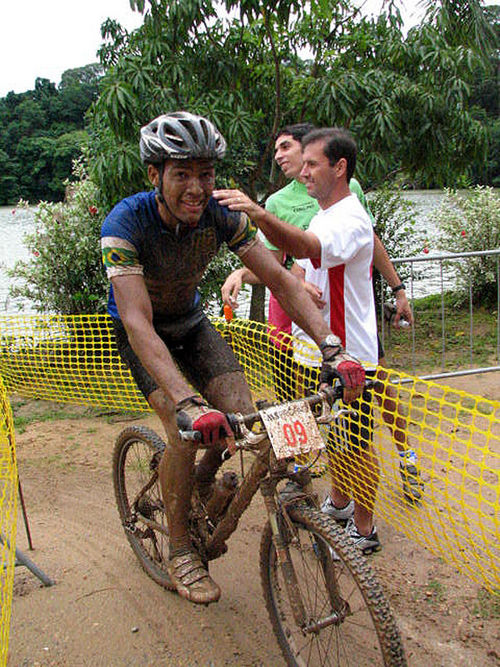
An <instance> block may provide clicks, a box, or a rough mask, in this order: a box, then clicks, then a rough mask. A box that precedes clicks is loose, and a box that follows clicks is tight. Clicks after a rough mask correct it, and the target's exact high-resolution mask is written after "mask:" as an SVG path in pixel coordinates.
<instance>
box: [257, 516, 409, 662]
mask: <svg viewBox="0 0 500 667" xmlns="http://www.w3.org/2000/svg"><path fill="white" fill-rule="evenodd" d="M288 513H289V516H290V518H291V519H292V522H293V535H290V536H289V537H290V539H287V540H286V541H287V543H288V544H287V547H288V553H289V556H290V561H291V564H292V567H293V571H294V573H295V578H296V583H297V586H296V588H295V591H296V593H295V596H294V597H299V598H300V600H297V599H295V600H293V601H291V600H290V599H289V597H288V590H287V587H286V585H285V581H284V578H283V572H282V569H281V568H280V565H279V563H278V558H277V554H276V549H275V547H274V543H273V541H272V534H271V527H270V525H269V524H267V526H266V527H265V529H264V532H263V535H262V541H261V549H260V569H261V580H262V585H263V589H264V597H265V600H266V606H267V610H268V612H269V616H270V619H271V623H272V626H273V630H274V632H275V635H276V637H277V639H278V643H279V645H280V648H281V650H282V653H283V655H284V657H285V660H286V662H287V664H288V665H308V666H309V665H311V666H312V665H315V666H316V665H342V666H344V665H345V666H347V665H355V666H356V667H361V666H364V665H391V666H396V665H406V660H405V656H404V650H403V647H402V644H401V639H400V635H399V631H398V628H397V625H396V622H395V620H394V616H393V614H392V611H391V609H390V607H389V604H388V602H387V600H386V598H385V597H384V593H383V591H382V589H381V587H380V585H379V583H378V582H377V581H376V579H375V577H374V575H373V573H372V571H371V568H370V567H369V565H368V563H367V562H366V559H365V558H364V557H363V556H362V555H361V554H360V553H359V552H358V550H357V549H356V547H355V546H354V545H352V544H351V542H350V540H349V538H348V537H347V536H346V535H345V534H344V532H343V531H342V530H341V529H340V528H339V527H338V526H337V525H336V524H335V523H334V521H333V520H332V519H331V518H329V517H326V516H325V515H324V514H322V513H321V512H320V511H319V510H317V509H314V508H309V507H306V506H300V505H298V506H295V507H291V508H288ZM286 530H287V529H286V528H285V532H286ZM297 602H298V603H299V608H300V607H302V610H303V613H302V614H301V616H302V621H301V624H300V626H299V625H298V624H297V621H296V619H295V616H294V613H293V611H294V609H295V612H296V614H297V608H298V607H297Z"/></svg>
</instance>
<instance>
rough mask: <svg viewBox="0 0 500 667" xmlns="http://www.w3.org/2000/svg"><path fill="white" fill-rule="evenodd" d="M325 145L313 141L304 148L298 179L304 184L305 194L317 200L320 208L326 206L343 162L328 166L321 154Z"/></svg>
mask: <svg viewBox="0 0 500 667" xmlns="http://www.w3.org/2000/svg"><path fill="white" fill-rule="evenodd" d="M324 145H325V143H324V141H323V140H319V141H313V142H312V143H310V144H308V145H307V146H306V147H305V148H304V152H303V154H302V158H303V161H304V166H303V167H302V171H301V172H300V178H301V180H302V181H303V182H304V183H305V185H306V188H307V194H308V195H310V196H311V197H314V199H317V200H318V202H319V204H320V206H321V205H322V203H324V204H327V205H329V204H328V202H329V201H330V199H331V197H332V193H333V191H334V190H335V187H336V185H337V183H338V180H339V176H340V171H341V168H343V166H344V165H342V164H341V162H345V160H344V159H343V158H341V160H339V161H338V162H336V163H335V164H334V165H333V166H331V165H330V162H329V161H328V158H327V157H326V155H325V154H324V152H323V147H324Z"/></svg>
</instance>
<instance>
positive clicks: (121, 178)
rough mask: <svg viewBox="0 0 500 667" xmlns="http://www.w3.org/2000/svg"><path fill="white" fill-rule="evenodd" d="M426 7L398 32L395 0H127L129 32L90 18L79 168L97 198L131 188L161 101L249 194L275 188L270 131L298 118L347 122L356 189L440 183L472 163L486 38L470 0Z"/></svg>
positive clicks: (478, 9) (479, 150)
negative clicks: (87, 115)
mask: <svg viewBox="0 0 500 667" xmlns="http://www.w3.org/2000/svg"><path fill="white" fill-rule="evenodd" d="M427 4H428V13H427V17H426V21H425V22H424V23H423V24H422V25H421V26H418V27H416V28H414V29H412V30H411V31H410V32H409V34H408V35H407V36H406V37H405V36H404V34H403V32H402V25H401V19H400V15H399V12H398V10H397V7H396V5H395V3H394V2H390V3H387V9H386V10H385V11H384V12H383V13H382V14H381V15H380V16H379V17H378V18H376V19H366V18H362V17H361V16H360V14H359V11H358V10H356V9H355V8H354V6H353V4H352V2H351V1H350V0H341V1H340V2H335V3H329V2H322V1H320V0H314V1H313V2H311V3H308V4H307V5H306V4H304V3H301V2H298V1H297V0H273V1H272V2H270V3H269V2H266V3H264V2H262V1H260V0H245V1H244V2H236V1H235V0H226V1H225V2H224V3H222V2H216V1H214V0H203V1H202V0H182V1H181V0H149V2H148V5H147V6H146V3H145V2H144V0H132V5H134V6H135V7H136V8H138V9H140V10H144V11H145V16H144V24H143V25H142V26H141V28H139V29H138V30H136V31H134V32H132V33H130V34H128V33H127V32H126V31H124V30H123V29H122V28H121V27H120V26H119V25H118V24H116V23H115V22H107V23H106V24H105V25H104V26H103V36H104V37H105V38H106V40H107V43H106V44H105V45H104V47H103V48H102V49H101V52H100V56H101V62H102V65H103V68H104V70H105V75H104V78H103V80H102V89H101V94H100V96H99V99H98V101H97V103H96V105H95V107H94V109H93V116H92V126H93V132H92V141H93V159H92V164H91V168H92V170H93V173H94V175H95V176H96V178H97V182H99V183H100V184H101V185H102V187H103V191H104V196H105V198H106V199H107V200H108V201H109V202H114V201H116V200H117V199H119V198H121V197H122V196H123V195H125V194H129V193H130V192H132V191H134V190H136V189H137V188H140V187H142V186H143V185H144V172H143V170H141V167H140V163H139V161H138V159H137V129H138V127H139V126H140V125H142V124H144V123H145V122H147V121H148V120H150V119H151V118H152V117H154V116H156V115H158V114H159V113H162V112H164V111H165V110H166V109H174V108H175V109H178V108H187V109H190V110H192V111H195V112H199V113H202V114H206V115H208V116H209V117H210V118H212V120H214V121H215V122H216V124H217V125H219V126H220V128H221V130H222V131H223V133H224V134H225V136H226V137H227V139H228V144H229V147H230V150H229V152H228V157H227V159H226V161H225V164H224V167H223V169H222V173H223V176H224V177H225V178H226V179H227V178H232V179H234V181H235V182H236V183H237V184H238V185H239V186H241V187H243V188H244V189H245V190H246V191H247V192H249V194H250V195H251V196H253V197H259V196H260V197H262V196H265V195H266V194H267V193H268V192H270V191H272V190H273V189H274V188H275V187H276V186H277V176H276V174H275V173H274V172H273V170H272V166H271V153H272V143H273V135H274V132H275V131H276V129H277V128H278V127H279V126H280V125H282V124H283V123H286V122H296V121H298V120H301V119H307V120H310V121H312V122H315V123H318V124H322V125H325V124H327V125H332V124H336V125H342V126H346V127H350V128H351V129H352V130H353V132H354V134H355V136H356V139H357V141H358V144H359V147H360V160H359V164H360V167H359V170H358V175H359V177H360V178H361V179H362V181H363V182H364V183H365V184H373V185H374V184H378V183H380V182H382V181H384V180H386V179H387V178H390V177H392V176H393V175H394V173H402V174H404V175H405V176H406V177H407V178H408V179H410V180H411V181H413V182H417V183H419V184H421V185H443V184H445V183H447V182H453V181H454V180H455V179H456V178H457V177H459V176H461V175H462V174H463V173H464V172H466V171H467V169H468V167H469V164H470V160H471V156H472V157H473V156H477V157H478V158H479V157H480V156H483V159H484V151H485V146H486V138H485V133H484V131H483V129H482V127H481V124H480V123H479V122H478V121H477V120H475V119H474V118H473V116H472V115H471V114H470V110H469V108H468V98H469V84H470V81H471V79H472V75H473V72H474V70H475V68H478V67H482V66H483V50H482V49H483V47H484V44H485V43H487V42H488V40H489V39H490V34H489V31H488V24H487V21H486V20H485V18H484V12H483V9H482V6H481V2H480V1H479V0H469V2H463V3H456V2H452V1H451V0H443V2H442V3H441V2H436V1H433V2H428V3H427ZM464 5H466V6H467V9H468V11H462V8H463V6H464ZM222 10H225V11H226V12H228V14H227V15H226V16H225V17H222V14H223V12H222ZM458 28H460V29H461V30H459V29H458ZM303 53H307V57H303V56H302V55H301V54H303Z"/></svg>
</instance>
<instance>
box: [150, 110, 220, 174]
mask: <svg viewBox="0 0 500 667" xmlns="http://www.w3.org/2000/svg"><path fill="white" fill-rule="evenodd" d="M139 147H140V152H141V159H142V161H143V162H146V163H150V164H162V163H163V162H164V161H165V160H168V159H169V158H171V159H175V160H182V159H186V160H192V159H195V160H196V159H207V160H215V159H220V158H222V157H224V153H225V152H226V142H225V140H224V137H223V136H222V134H221V133H220V132H219V131H218V130H217V128H216V127H215V126H214V125H213V123H211V122H210V121H209V120H207V119H206V118H203V117H202V116H196V115H195V114H192V113H189V112H188V111H175V112H174V113H169V114H163V115H161V116H158V118H155V119H154V120H152V121H151V122H150V123H148V124H147V125H145V126H144V127H142V128H141V140H140V144H139Z"/></svg>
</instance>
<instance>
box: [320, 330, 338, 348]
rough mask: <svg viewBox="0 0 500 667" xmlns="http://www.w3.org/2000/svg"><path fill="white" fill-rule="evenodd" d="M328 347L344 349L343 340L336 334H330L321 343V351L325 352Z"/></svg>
mask: <svg viewBox="0 0 500 667" xmlns="http://www.w3.org/2000/svg"><path fill="white" fill-rule="evenodd" d="M326 347H338V348H340V349H342V341H341V340H340V338H339V337H338V336H335V335H334V334H328V336H327V337H326V338H325V339H324V340H322V341H321V343H320V344H319V349H320V350H321V352H323V350H324V349H325V348H326Z"/></svg>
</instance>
